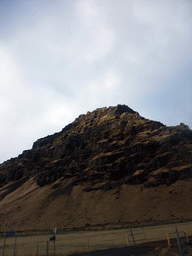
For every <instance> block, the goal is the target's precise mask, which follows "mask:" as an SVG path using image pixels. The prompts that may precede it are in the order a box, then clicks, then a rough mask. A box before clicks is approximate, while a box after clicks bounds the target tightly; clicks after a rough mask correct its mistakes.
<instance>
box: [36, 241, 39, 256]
mask: <svg viewBox="0 0 192 256" xmlns="http://www.w3.org/2000/svg"><path fill="white" fill-rule="evenodd" d="M38 253H39V241H37V245H36V256H38Z"/></svg>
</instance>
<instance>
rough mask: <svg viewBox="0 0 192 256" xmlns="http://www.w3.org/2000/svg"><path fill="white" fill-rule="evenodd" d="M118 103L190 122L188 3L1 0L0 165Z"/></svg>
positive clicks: (191, 9) (191, 5)
mask: <svg viewBox="0 0 192 256" xmlns="http://www.w3.org/2000/svg"><path fill="white" fill-rule="evenodd" d="M117 104H126V105H128V106H129V107H130V108H132V109H133V110H135V111H137V112H139V114H140V115H141V116H143V117H145V118H148V119H151V120H155V121H160V122H162V123H164V124H165V125H167V126H175V125H178V124H180V123H181V122H183V123H185V124H187V125H188V126H189V127H190V129H192V1H191V0H181V1H179V0H162V1H159V0H127V1H126V0H85V1H84V0H82V1H81V0H49V1H48V0H0V163H1V162H3V161H5V160H7V159H9V158H11V157H16V156H18V155H19V154H20V153H22V152H23V150H27V149H30V148H31V147H32V145H33V142H35V141H36V140H37V139H39V138H42V137H45V136H47V135H50V134H53V133H55V132H59V131H60V130H61V129H62V128H63V127H65V126H66V125H67V124H69V123H71V122H73V121H74V119H75V118H76V117H78V116H79V115H80V114H86V113H87V111H93V110H95V109H96V108H100V107H105V106H106V107H109V106H116V105H117Z"/></svg>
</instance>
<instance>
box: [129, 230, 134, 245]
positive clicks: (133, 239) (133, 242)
mask: <svg viewBox="0 0 192 256" xmlns="http://www.w3.org/2000/svg"><path fill="white" fill-rule="evenodd" d="M129 229H130V232H131V236H132V239H133V244H134V245H135V239H134V236H133V232H132V228H131V226H130V225H129Z"/></svg>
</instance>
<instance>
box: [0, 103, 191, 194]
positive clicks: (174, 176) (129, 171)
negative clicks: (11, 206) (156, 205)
mask: <svg viewBox="0 0 192 256" xmlns="http://www.w3.org/2000/svg"><path fill="white" fill-rule="evenodd" d="M191 175H192V131H191V130H190V129H189V127H188V126H187V125H184V124H182V123H181V124H180V125H178V126H176V127H166V126H165V125H163V124H162V123H160V122H155V121H150V120H147V119H145V118H143V117H141V116H140V115H139V114H138V113H137V112H135V111H133V110H132V109H130V108H129V107H127V106H125V105H118V106H116V107H109V108H101V109H97V110H95V111H93V112H87V114H86V115H80V116H79V117H78V118H77V119H75V121H74V122H73V123H71V124H69V125H67V126H66V127H65V128H64V129H63V130H62V131H61V132H59V133H55V134H54V135H50V136H47V137H45V138H42V139H39V140H37V141H36V142H35V143H34V144H33V147H32V149H31V150H26V151H23V153H22V154H21V155H19V156H18V157H17V158H13V159H10V160H8V161H6V162H4V163H3V164H1V165H0V185H1V186H3V185H4V184H6V183H8V182H9V181H17V180H19V179H21V178H23V177H30V176H35V177H36V180H37V184H38V185H39V186H45V185H47V184H51V183H53V182H55V181H56V180H57V179H59V178H61V177H63V179H73V184H74V185H77V184H84V185H86V186H85V187H86V189H85V190H86V191H90V190H92V189H96V188H97V189H99V188H100V189H103V190H109V189H113V188H116V187H118V186H121V185H122V184H124V183H126V184H133V185H137V184H144V186H146V187H154V186H160V185H163V184H167V185H169V184H171V183H174V182H175V181H176V180H178V179H188V178H191ZM96 184H97V186H96Z"/></svg>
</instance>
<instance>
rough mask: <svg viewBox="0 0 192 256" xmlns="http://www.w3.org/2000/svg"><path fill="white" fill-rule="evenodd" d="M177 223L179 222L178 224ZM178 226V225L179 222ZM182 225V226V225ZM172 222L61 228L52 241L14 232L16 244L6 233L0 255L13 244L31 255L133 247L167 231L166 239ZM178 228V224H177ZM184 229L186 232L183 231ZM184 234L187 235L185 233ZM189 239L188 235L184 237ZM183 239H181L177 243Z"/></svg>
mask: <svg viewBox="0 0 192 256" xmlns="http://www.w3.org/2000/svg"><path fill="white" fill-rule="evenodd" d="M178 226H179V225H178ZM179 227H180V226H179ZM182 227H185V226H184V225H183V226H182ZM185 228H186V231H187V232H188V234H190V235H192V232H191V231H190V230H192V225H191V226H190V225H189V224H188V225H186V227H185ZM174 229H175V226H173V225H172V226H171V225H165V226H163V225H161V226H157V227H154V226H151V227H149V226H148V227H140V228H133V231H132V229H131V228H129V229H116V230H95V231H76V232H63V233H59V234H57V235H56V241H55V242H54V241H50V236H51V235H50V234H49V233H47V234H43V235H20V234H17V239H16V241H17V244H16V246H15V237H7V238H6V243H5V246H4V236H3V235H2V236H0V254H2V255H3V256H12V255H14V248H16V255H17V256H26V255H27V256H28V255H31V256H34V255H39V256H41V255H44V256H45V255H49V256H50V255H54V254H55V255H57V256H58V255H64V254H65V255H68V254H70V253H77V252H86V251H94V250H102V249H114V248H120V249H121V248H124V247H126V248H130V250H131V248H133V246H127V245H134V244H139V243H144V242H146V241H147V242H152V241H160V240H165V239H166V234H168V235H169V239H170V243H172V241H173V240H172V239H175V238H176V235H175V232H170V231H174ZM180 230H182V229H181V227H180ZM185 233H186V232H185ZM179 234H180V239H186V236H184V231H182V232H179ZM187 237H188V236H187ZM188 240H189V241H190V238H188ZM182 242H183V243H184V240H181V243H182Z"/></svg>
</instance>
